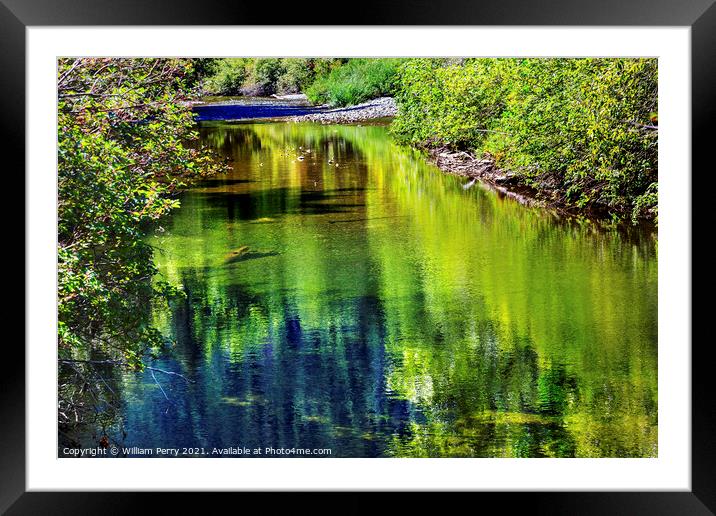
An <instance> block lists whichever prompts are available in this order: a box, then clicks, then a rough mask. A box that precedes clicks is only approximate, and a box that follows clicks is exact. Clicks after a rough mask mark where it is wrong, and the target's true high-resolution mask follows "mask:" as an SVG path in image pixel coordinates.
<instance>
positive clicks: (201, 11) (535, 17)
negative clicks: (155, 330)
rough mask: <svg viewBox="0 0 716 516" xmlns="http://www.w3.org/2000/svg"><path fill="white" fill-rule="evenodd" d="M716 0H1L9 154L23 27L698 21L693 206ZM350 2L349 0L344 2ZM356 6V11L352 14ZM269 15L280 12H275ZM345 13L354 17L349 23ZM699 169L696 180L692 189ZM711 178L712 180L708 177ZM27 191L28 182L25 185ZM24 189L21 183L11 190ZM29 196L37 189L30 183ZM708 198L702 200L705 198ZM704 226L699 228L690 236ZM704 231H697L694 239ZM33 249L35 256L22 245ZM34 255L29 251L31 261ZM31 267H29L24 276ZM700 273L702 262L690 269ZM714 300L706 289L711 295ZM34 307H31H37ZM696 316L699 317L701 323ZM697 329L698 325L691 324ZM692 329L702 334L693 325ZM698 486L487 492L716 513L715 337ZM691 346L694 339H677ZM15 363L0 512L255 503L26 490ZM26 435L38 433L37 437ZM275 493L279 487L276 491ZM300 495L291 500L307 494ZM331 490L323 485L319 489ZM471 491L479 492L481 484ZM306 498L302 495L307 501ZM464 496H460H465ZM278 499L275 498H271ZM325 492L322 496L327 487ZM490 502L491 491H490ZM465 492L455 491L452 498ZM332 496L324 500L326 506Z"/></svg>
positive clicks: (696, 451) (587, 509)
mask: <svg viewBox="0 0 716 516" xmlns="http://www.w3.org/2000/svg"><path fill="white" fill-rule="evenodd" d="M715 1H716V0H604V1H601V2H595V1H594V0H549V1H548V2H535V1H534V0H482V1H474V0H473V1H470V0H442V1H440V2H437V1H431V0H419V1H407V0H399V1H392V2H391V1H389V0H384V1H382V2H380V1H376V0H366V1H363V2H361V4H360V8H354V9H350V8H348V9H343V7H342V4H338V3H336V2H333V3H331V2H325V1H323V0H320V1H318V2H311V3H310V5H308V6H306V5H303V6H302V5H298V4H297V5H295V6H294V7H293V8H291V7H286V8H282V9H270V11H271V12H270V13H268V12H267V6H266V5H265V4H262V3H244V2H239V1H234V2H223V1H219V0H203V1H202V2H201V3H200V4H201V5H200V6H197V5H196V2H189V1H188V0H173V1H171V2H158V1H152V2H149V1H141V0H75V1H72V0H0V70H1V71H2V76H1V79H0V105H1V106H2V110H1V111H0V113H2V116H0V120H1V122H0V127H2V138H1V139H0V141H2V145H3V150H4V151H5V154H6V156H7V155H12V156H16V157H18V158H19V160H18V163H17V165H16V168H12V169H11V167H8V168H6V173H8V174H9V173H10V172H11V170H12V173H13V174H15V175H17V176H19V177H24V176H20V175H19V174H17V173H16V172H15V170H19V169H21V170H24V167H25V159H24V152H25V150H24V149H25V137H26V135H25V105H26V101H27V99H26V97H25V29H26V27H28V26H41V25H53V26H62V25H79V26H81V25H262V24H267V22H268V23H270V24H271V25H289V24H290V25H294V24H295V25H333V26H340V25H348V24H350V25H363V24H368V25H511V26H515V25H562V26H566V25H568V26H584V25H604V26H686V27H690V28H691V44H692V47H691V73H692V164H693V165H692V170H694V171H698V172H697V174H700V175H699V176H696V175H695V174H693V173H692V174H691V177H688V175H687V172H686V171H685V172H684V175H685V177H684V180H685V181H691V184H692V206H694V207H696V206H706V208H705V209H708V204H707V203H704V202H702V203H698V202H697V201H698V200H699V199H700V198H702V197H705V195H707V191H708V189H707V188H703V181H702V176H703V175H706V176H708V175H709V174H708V171H709V170H710V169H711V168H712V167H713V165H711V166H709V165H710V163H709V161H707V160H709V158H710V152H709V145H710V146H713V142H714V141H716V130H715V129H714V128H715V127H716V121H715V117H716V88H715V86H716V81H715V79H716V4H715V3H714V2H715ZM346 7H347V5H346ZM349 13H350V14H349ZM267 15H269V16H270V17H271V18H270V19H267ZM347 22H348V23H347ZM694 177H698V178H699V187H698V188H694V187H693V184H694V181H693V179H694ZM703 179H706V178H705V177H704V178H703ZM20 188H21V189H22V191H25V186H24V181H23V185H22V186H21V187H20ZM14 191H15V192H16V191H17V189H15V190H14ZM25 194H26V195H31V192H27V191H25ZM702 201H705V199H702ZM697 211H698V210H695V209H692V222H694V223H696V222H698V221H707V223H708V221H710V220H713V216H712V215H710V214H708V213H706V212H705V213H701V214H699V215H697ZM694 234H696V233H695V232H693V233H692V235H694ZM696 243H697V242H694V244H696ZM708 256H709V255H708V253H702V254H699V253H696V252H694V249H693V247H692V271H693V270H696V269H697V268H698V269H700V270H702V271H703V270H705V267H699V266H700V265H702V263H703V261H705V260H706V259H708ZM25 259H26V260H27V256H25ZM25 263H27V262H25ZM30 274H32V270H28V268H27V267H26V266H25V275H26V277H27V276H28V275H30ZM692 274H693V273H692ZM699 288H700V289H702V290H703V291H705V289H706V288H707V287H706V286H705V285H704V286H701V287H698V286H697V288H696V289H693V291H692V299H694V302H693V303H692V321H693V322H696V321H703V320H705V318H706V310H709V309H710V307H709V306H708V304H707V303H696V302H695V301H696V297H694V296H693V294H694V293H696V291H697V290H698V289H699ZM706 299H707V298H706ZM30 309H32V307H26V310H30ZM692 326H693V325H692ZM693 329H695V328H692V330H693ZM694 335H695V334H694ZM692 341H693V345H692V348H691V356H692V393H693V394H692V414H693V416H692V443H691V444H692V457H691V464H692V477H691V478H692V490H691V491H690V492H657V491H649V492H637V493H635V492H584V493H582V492H569V493H556V492H530V493H502V494H500V493H480V494H479V495H478V496H480V497H481V499H483V498H484V499H488V498H489V499H491V501H495V502H499V503H501V504H502V505H509V506H510V508H520V507H522V508H524V509H526V510H529V511H530V512H533V513H534V512H538V513H540V512H549V513H550V514H561V513H564V514H642V513H644V514H651V515H656V514H713V513H716V444H714V439H713V434H714V431H715V430H716V424H715V422H716V421H715V420H716V418H715V414H716V411H715V410H714V406H715V404H714V401H713V400H714V399H715V398H716V397H715V396H714V387H713V382H711V381H709V380H710V378H709V376H710V375H711V374H712V373H711V369H712V368H713V365H712V362H711V361H710V360H709V356H708V355H709V348H710V347H711V346H712V343H711V342H710V340H708V339H696V338H695V337H693V338H692ZM671 344H673V345H679V346H685V347H688V346H689V345H690V344H691V343H690V342H680V343H671ZM4 352H5V359H6V363H10V364H13V365H12V366H6V368H5V371H4V373H3V374H2V375H0V397H1V399H2V405H1V406H0V411H1V414H2V416H1V417H0V428H2V437H3V439H2V440H1V441H0V443H2V445H3V447H2V453H0V511H2V512H5V511H7V513H8V514H86V513H88V514H98V513H99V514H101V513H112V514H121V513H124V512H135V511H136V510H137V509H141V508H142V507H145V504H146V503H147V502H148V501H149V500H147V498H149V497H161V503H162V504H163V510H162V512H165V513H166V512H170V511H173V512H176V513H179V514H184V513H187V512H191V506H192V504H193V503H195V502H198V503H200V504H202V506H203V507H204V508H206V507H208V506H207V505H206V504H207V503H211V505H214V504H216V503H217V502H219V503H221V502H223V503H226V501H227V500H226V497H227V496H241V497H242V502H241V503H242V506H245V505H244V504H248V503H255V502H256V501H257V500H256V499H255V498H256V496H257V495H255V494H247V493H242V494H238V495H234V494H231V495H229V494H225V495H218V496H220V498H221V499H217V498H216V497H217V494H211V497H212V498H211V502H209V500H208V497H207V495H206V494H203V495H198V497H199V499H198V500H196V499H195V497H194V496H192V497H191V498H189V495H188V494H184V493H162V494H147V493H128V492H112V493H77V492H67V493H59V492H52V493H50V492H45V493H39V492H26V488H25V473H26V467H25V450H26V442H25V384H26V377H25V367H24V364H25V353H24V351H23V350H22V348H20V346H18V345H17V343H16V341H14V342H13V343H12V344H10V342H7V345H6V347H5V350H4ZM28 445H29V446H31V445H32V444H31V443H29V444H28ZM271 496H275V495H271ZM305 496H307V495H301V497H299V500H297V501H296V500H293V501H292V502H291V503H293V504H296V503H298V504H299V505H304V504H309V503H310V506H311V507H316V505H315V503H313V501H311V502H307V501H306V500H305ZM322 496H325V495H322ZM347 496H348V497H349V498H350V499H347V500H343V501H342V502H341V504H342V506H343V507H345V510H341V512H367V511H369V510H372V509H371V507H374V506H375V505H374V503H373V502H372V498H373V497H375V496H376V495H375V494H360V493H349V494H348V495H347ZM473 496H474V495H473ZM301 498H303V500H301ZM405 498H406V500H405V501H404V502H401V506H402V508H403V509H404V510H411V509H412V508H413V507H411V505H413V504H415V506H416V507H420V505H422V504H423V501H422V498H423V497H422V496H421V495H414V496H412V497H410V500H407V497H405ZM461 498H462V497H461ZM274 500H275V498H274ZM323 501H324V502H325V501H326V500H325V498H323ZM481 501H482V500H481ZM455 502H458V503H459V501H458V500H457V499H453V503H455ZM331 505H332V503H330V502H327V505H326V507H330V506H331Z"/></svg>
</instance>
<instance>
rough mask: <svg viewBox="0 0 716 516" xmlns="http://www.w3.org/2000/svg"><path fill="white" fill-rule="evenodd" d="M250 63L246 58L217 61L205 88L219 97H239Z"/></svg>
mask: <svg viewBox="0 0 716 516" xmlns="http://www.w3.org/2000/svg"><path fill="white" fill-rule="evenodd" d="M248 61H249V60H248V59H244V58H227V59H217V63H216V64H215V65H214V70H213V74H212V75H210V76H209V78H208V79H207V81H206V83H205V85H204V88H205V89H206V90H207V91H208V92H210V93H215V94H218V95H238V94H239V93H240V92H241V87H242V86H243V84H244V81H245V80H246V77H247V70H246V68H247V65H248Z"/></svg>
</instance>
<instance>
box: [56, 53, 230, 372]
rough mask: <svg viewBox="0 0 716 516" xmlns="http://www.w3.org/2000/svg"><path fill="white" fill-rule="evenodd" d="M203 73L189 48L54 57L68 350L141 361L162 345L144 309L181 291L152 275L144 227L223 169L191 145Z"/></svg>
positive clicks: (63, 328) (64, 345)
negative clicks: (191, 100)
mask: <svg viewBox="0 0 716 516" xmlns="http://www.w3.org/2000/svg"><path fill="white" fill-rule="evenodd" d="M195 78H196V73H195V70H194V69H193V67H192V63H191V60H184V59H60V60H59V62H58V86H57V88H58V176H59V177H58V189H59V192H58V194H59V195H58V197H59V198H58V317H59V328H58V331H59V353H60V358H70V357H73V358H77V357H82V358H87V357H90V356H93V354H94V353H95V352H100V353H101V354H102V355H103V356H109V357H110V358H112V359H117V360H121V361H122V362H124V363H127V364H128V365H130V366H134V367H141V361H142V357H143V356H144V355H145V354H146V353H147V352H148V351H149V350H151V349H152V348H155V347H158V346H161V345H162V344H163V338H162V335H161V334H160V332H159V331H158V330H157V329H156V328H154V327H153V326H152V324H151V322H150V321H149V320H148V308H149V306H150V304H151V303H152V301H153V300H155V299H157V298H159V299H166V298H167V297H170V296H172V295H176V294H177V292H176V290H175V289H173V288H172V287H170V286H169V285H167V284H165V283H162V282H153V277H154V276H155V274H156V272H157V271H156V269H155V266H154V263H153V260H152V255H153V250H152V248H151V247H150V246H149V245H147V244H146V243H144V237H145V233H146V228H147V225H148V224H150V223H153V222H155V221H157V220H159V219H160V218H161V217H162V216H164V215H165V214H167V213H168V212H169V211H170V210H171V209H173V208H175V207H177V206H178V205H179V202H178V200H176V199H175V198H173V197H172V194H173V193H175V192H176V191H177V190H178V189H179V188H181V187H183V186H185V185H187V184H188V183H189V182H190V181H191V180H192V179H194V178H196V177H199V176H204V175H208V174H212V173H215V172H218V171H219V170H221V166H220V165H218V164H217V163H216V162H215V161H214V160H213V157H212V155H211V154H210V153H209V152H208V151H205V150H202V149H200V148H197V146H196V145H192V144H190V142H191V140H193V139H196V138H197V134H196V133H195V132H194V130H193V126H194V123H193V120H192V115H191V112H190V110H189V109H188V107H187V105H186V104H185V102H186V101H187V100H188V92H191V91H192V87H193V82H194V80H195Z"/></svg>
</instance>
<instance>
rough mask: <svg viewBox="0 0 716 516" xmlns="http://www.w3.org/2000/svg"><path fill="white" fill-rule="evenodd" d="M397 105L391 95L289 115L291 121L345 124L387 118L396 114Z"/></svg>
mask: <svg viewBox="0 0 716 516" xmlns="http://www.w3.org/2000/svg"><path fill="white" fill-rule="evenodd" d="M397 112H398V107H397V105H396V104H395V100H393V99H392V98H391V97H381V98H379V99H373V100H370V101H368V102H364V103H363V104H356V105H355V106H349V107H345V108H336V109H327V110H325V111H321V112H319V113H311V114H308V115H301V116H294V117H290V118H289V120H290V121H292V122H321V123H322V124H345V123H351V122H362V121H365V120H373V119H376V118H388V117H393V116H395V115H396V114H397Z"/></svg>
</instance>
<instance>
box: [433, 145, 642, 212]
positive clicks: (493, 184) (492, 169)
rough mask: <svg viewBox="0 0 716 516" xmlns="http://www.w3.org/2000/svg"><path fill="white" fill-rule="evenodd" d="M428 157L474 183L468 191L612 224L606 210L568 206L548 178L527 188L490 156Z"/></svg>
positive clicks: (440, 153) (449, 153) (443, 153)
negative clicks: (476, 189)
mask: <svg viewBox="0 0 716 516" xmlns="http://www.w3.org/2000/svg"><path fill="white" fill-rule="evenodd" d="M426 157H427V160H428V161H429V162H430V163H432V164H433V165H435V166H437V167H438V168H439V169H440V170H441V171H443V172H445V173H447V174H452V175H457V176H463V177H466V178H469V179H471V180H472V181H470V182H467V183H466V184H465V186H464V188H465V189H469V188H472V187H474V186H475V185H476V183H477V182H478V181H479V182H480V183H481V184H482V185H484V186H485V187H486V188H488V189H489V190H492V191H494V192H496V193H497V194H498V195H500V196H502V197H506V198H508V199H512V200H514V201H517V202H518V203H520V204H522V205H524V206H531V207H539V208H543V209H547V210H551V211H553V212H555V213H558V214H559V215H563V216H586V217H588V218H591V219H594V220H600V219H601V220H611V219H610V217H609V215H610V213H609V210H608V209H607V208H606V207H600V206H594V205H593V206H588V207H587V206H584V207H581V208H578V207H575V206H574V205H569V204H568V203H566V202H565V201H564V195H563V193H562V192H561V191H560V190H559V188H557V187H556V185H555V184H554V183H553V181H554V179H553V178H550V177H546V178H545V179H543V180H541V181H540V182H539V183H538V185H539V187H533V186H529V185H527V184H525V182H524V178H523V177H522V176H520V175H518V174H515V173H514V172H511V171H507V170H503V169H500V168H498V167H497V166H496V164H495V161H494V159H493V158H492V157H490V156H489V155H487V157H484V158H478V157H476V156H475V155H474V154H470V153H468V152H464V151H454V150H450V149H448V148H436V149H429V150H427V152H426ZM622 216H623V217H624V218H626V216H627V214H622ZM642 220H645V219H642Z"/></svg>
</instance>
